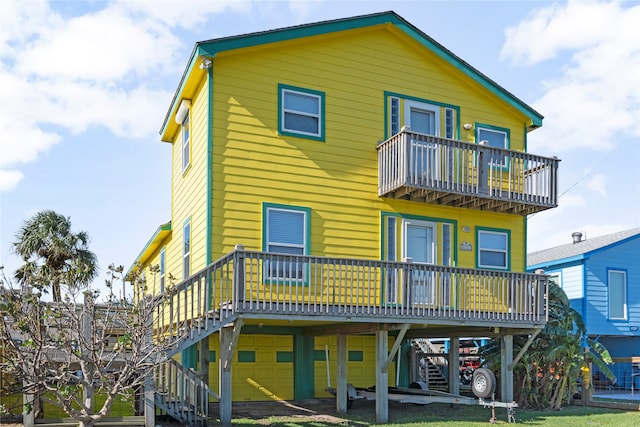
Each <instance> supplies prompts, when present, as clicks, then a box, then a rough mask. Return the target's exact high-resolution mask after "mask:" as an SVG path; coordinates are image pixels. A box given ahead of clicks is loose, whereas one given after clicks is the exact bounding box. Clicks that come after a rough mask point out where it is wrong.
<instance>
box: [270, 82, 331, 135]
mask: <svg viewBox="0 0 640 427" xmlns="http://www.w3.org/2000/svg"><path fill="white" fill-rule="evenodd" d="M278 90H279V114H280V119H279V130H280V133H281V134H285V135H295V136H302V137H306V138H312V139H319V140H324V93H323V92H318V91H315V90H310V89H301V88H296V87H292V86H285V85H279V86H278Z"/></svg>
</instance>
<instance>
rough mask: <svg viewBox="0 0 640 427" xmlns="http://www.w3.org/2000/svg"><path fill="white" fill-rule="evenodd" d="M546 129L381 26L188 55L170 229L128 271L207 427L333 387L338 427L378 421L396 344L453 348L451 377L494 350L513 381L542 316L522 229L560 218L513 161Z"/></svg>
mask: <svg viewBox="0 0 640 427" xmlns="http://www.w3.org/2000/svg"><path fill="white" fill-rule="evenodd" d="M541 125H542V116H541V115H540V114H539V113H538V112H536V111H535V110H534V109H532V108H531V107H529V106H528V105H526V104H525V103H523V102H522V101H521V100H519V99H518V98H516V97H515V96H513V95H512V94H511V93H509V92H508V91H506V90H505V89H503V88H502V87H500V86H499V85H498V84H497V83H496V82H494V81H492V80H490V79H489V78H488V77H486V76H485V75H483V74H482V73H481V72H479V71H478V70H476V69H474V68H473V67H471V66H470V65H469V64H467V63H466V62H464V61H463V60H462V59H460V58H458V57H457V56H455V55H454V54H453V53H452V52H450V51H449V50H447V49H446V48H445V47H444V46H442V45H440V44H439V43H437V42H436V41H434V40H433V39H431V38H430V37H429V36H428V35H426V34H424V33H423V32H422V31H421V30H419V29H418V28H416V27H414V26H412V25H411V24H410V23H408V22H407V21H405V20H404V19H403V18H401V17H400V16H398V15H397V14H395V13H393V12H384V13H379V14H372V15H366V16H358V17H352V18H346V19H340V20H334V21H327V22H320V23H314V24H309V25H301V26H295V27H289V28H283V29H278V30H273V31H266V32H260V33H254V34H246V35H240V36H234V37H226V38H221V39H214V40H207V41H203V42H199V43H196V45H195V48H194V50H193V52H192V55H191V58H190V60H189V63H188V64H187V66H186V68H185V71H184V74H183V75H182V78H181V80H180V83H179V86H178V88H177V90H176V92H175V96H174V98H173V100H172V103H171V105H170V106H169V109H168V112H167V115H166V117H165V118H164V121H163V123H162V128H161V131H160V134H161V139H162V141H164V142H167V143H169V144H170V149H171V150H172V164H171V174H172V175H171V176H172V179H171V193H172V206H171V218H170V221H169V222H168V223H166V224H163V225H161V226H159V228H158V229H157V231H156V233H155V234H154V235H153V236H152V238H151V239H150V240H149V242H148V243H147V244H146V245H145V247H144V248H143V250H142V251H141V253H140V255H139V256H138V258H137V259H136V263H135V264H134V267H132V269H131V271H132V272H133V271H135V270H137V269H139V268H142V269H143V270H144V274H145V277H146V281H147V285H148V289H149V290H150V291H151V292H153V293H155V294H165V295H167V298H168V301H169V302H168V303H167V304H165V305H164V306H163V309H162V312H159V313H158V316H157V318H156V321H157V325H156V331H157V332H158V333H159V334H164V336H166V337H169V339H174V340H175V343H176V344H175V359H176V360H178V361H179V362H180V364H176V365H177V366H180V365H182V366H183V367H187V368H193V369H194V370H195V371H197V372H200V373H202V374H203V375H202V376H203V378H204V381H205V382H207V383H208V384H209V387H210V388H211V389H212V390H214V392H213V394H212V395H213V396H214V397H215V399H213V400H219V401H220V414H221V415H220V416H221V419H222V420H223V422H228V421H229V420H230V417H231V404H232V403H231V402H232V401H245V400H270V399H285V400H294V399H295V400H299V399H306V398H313V397H327V396H330V394H328V393H327V391H326V390H325V389H326V387H327V384H328V382H329V381H330V383H331V385H332V386H336V387H337V391H336V393H337V396H338V399H337V403H336V404H337V407H338V410H340V411H342V410H346V406H345V405H346V403H345V402H346V398H345V397H346V384H347V383H353V384H355V385H357V386H370V385H372V384H376V389H377V390H379V393H380V394H379V396H378V397H379V398H378V399H377V401H376V411H377V417H378V421H379V422H386V417H387V412H386V411H387V407H386V405H387V400H386V394H385V393H386V389H387V385H389V384H391V385H394V384H396V385H405V386H406V385H408V383H409V382H410V381H411V380H412V378H411V374H410V362H409V356H408V354H409V351H408V350H409V347H410V344H409V343H410V340H411V338H415V337H421V338H448V339H450V340H451V349H452V353H451V356H450V363H455V364H456V365H457V356H458V355H457V354H456V353H457V346H458V345H459V344H458V338H459V337H460V336H500V337H502V339H503V344H504V345H503V348H504V357H505V358H506V359H504V360H507V361H508V362H509V363H510V361H512V359H513V353H512V345H511V342H512V341H511V340H512V337H513V335H517V334H532V333H533V332H535V331H536V330H538V329H541V328H542V327H543V326H544V324H545V322H546V316H547V312H546V309H547V307H546V305H545V301H546V299H545V296H546V292H547V277H546V276H543V275H534V274H527V273H524V271H525V267H526V265H525V255H526V252H527V250H526V244H527V243H526V228H527V215H529V214H532V213H535V212H538V211H542V210H545V209H549V208H553V207H555V206H556V204H557V170H558V160H557V159H556V158H555V157H545V156H540V155H534V154H530V153H527V134H528V132H530V131H532V130H534V129H536V128H537V127H539V126H541ZM140 266H142V267H140ZM154 266H155V267H156V268H154V269H150V267H154ZM157 267H159V268H157ZM327 357H328V360H327ZM176 369H179V368H176ZM450 372H451V374H450V378H451V379H452V381H450V383H451V385H450V388H451V390H452V391H453V392H457V391H458V388H457V387H458V386H457V385H456V384H457V380H456V381H453V380H455V379H456V376H457V372H454V370H450ZM167 375H168V374H167ZM328 376H329V377H328ZM501 377H502V398H503V399H511V398H512V394H513V381H512V376H511V371H510V370H509V369H508V367H507V366H503V368H502V376H501ZM159 386H161V385H159ZM174 391H175V390H174ZM175 392H176V393H177V391H175ZM341 398H342V399H341ZM161 407H163V406H162V405H161ZM163 409H165V410H167V411H170V409H167V408H166V407H163Z"/></svg>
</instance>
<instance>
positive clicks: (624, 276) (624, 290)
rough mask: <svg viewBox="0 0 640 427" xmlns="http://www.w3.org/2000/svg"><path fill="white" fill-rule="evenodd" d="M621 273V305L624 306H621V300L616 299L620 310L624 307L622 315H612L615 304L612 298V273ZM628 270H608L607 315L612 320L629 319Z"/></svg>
mask: <svg viewBox="0 0 640 427" xmlns="http://www.w3.org/2000/svg"><path fill="white" fill-rule="evenodd" d="M612 273H614V274H620V275H622V301H621V303H622V304H621V305H622V307H620V302H617V301H616V303H617V304H616V307H615V308H617V309H618V310H620V308H622V312H623V313H622V316H612V315H611V311H612V310H611V308H612V305H613V302H614V301H612V299H611V286H612V280H611V274H612ZM627 308H628V307H627V272H626V271H624V270H617V269H610V270H607V316H608V318H609V319H610V320H627V311H628V310H627Z"/></svg>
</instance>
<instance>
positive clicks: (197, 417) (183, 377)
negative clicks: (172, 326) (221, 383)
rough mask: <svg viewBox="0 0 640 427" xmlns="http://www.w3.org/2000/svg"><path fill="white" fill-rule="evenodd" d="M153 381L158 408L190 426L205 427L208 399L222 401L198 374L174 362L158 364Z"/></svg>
mask: <svg viewBox="0 0 640 427" xmlns="http://www.w3.org/2000/svg"><path fill="white" fill-rule="evenodd" d="M153 379H154V383H155V387H156V394H155V400H156V404H158V406H160V408H161V409H162V410H164V411H166V412H167V413H169V414H171V415H172V416H173V417H175V418H177V419H179V420H180V421H182V422H184V423H186V424H187V425H190V426H195V425H206V423H207V420H208V419H209V396H212V397H213V398H214V399H216V400H220V397H219V396H218V395H217V394H216V393H214V392H213V391H212V390H211V389H210V388H209V386H207V384H206V383H205V382H204V381H202V379H201V378H200V377H199V376H198V373H197V372H195V371H194V370H193V369H187V368H185V367H183V366H182V365H180V364H179V363H178V362H176V361H175V360H173V359H168V360H166V361H165V362H163V363H161V364H158V365H157V366H156V367H155V369H154V373H153Z"/></svg>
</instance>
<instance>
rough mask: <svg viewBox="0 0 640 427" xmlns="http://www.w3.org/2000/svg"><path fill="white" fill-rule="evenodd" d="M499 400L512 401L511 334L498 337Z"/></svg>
mask: <svg viewBox="0 0 640 427" xmlns="http://www.w3.org/2000/svg"><path fill="white" fill-rule="evenodd" d="M500 362H501V363H500V373H501V375H500V385H501V387H500V390H501V393H500V394H501V396H500V400H502V401H503V402H511V401H513V335H504V336H502V337H501V338H500Z"/></svg>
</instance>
